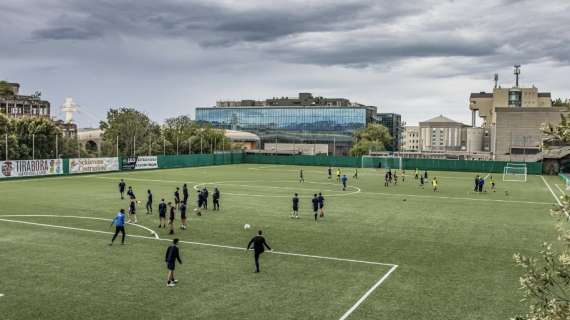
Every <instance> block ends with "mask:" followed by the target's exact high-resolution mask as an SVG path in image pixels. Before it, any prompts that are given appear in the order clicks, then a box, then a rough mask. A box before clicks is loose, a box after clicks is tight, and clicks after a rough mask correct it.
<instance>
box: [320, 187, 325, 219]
mask: <svg viewBox="0 0 570 320" xmlns="http://www.w3.org/2000/svg"><path fill="white" fill-rule="evenodd" d="M319 209H320V211H321V214H320V216H321V218H324V217H325V197H323V194H322V193H320V192H319Z"/></svg>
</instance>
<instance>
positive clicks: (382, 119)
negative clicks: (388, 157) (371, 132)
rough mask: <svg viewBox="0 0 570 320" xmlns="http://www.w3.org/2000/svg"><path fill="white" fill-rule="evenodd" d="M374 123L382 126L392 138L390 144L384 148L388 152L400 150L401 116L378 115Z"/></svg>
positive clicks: (395, 114)
mask: <svg viewBox="0 0 570 320" xmlns="http://www.w3.org/2000/svg"><path fill="white" fill-rule="evenodd" d="M376 118H377V119H376V121H378V123H380V124H382V125H383V126H385V127H386V128H388V131H389V132H390V135H391V136H392V143H391V144H390V145H388V146H386V150H388V151H398V150H400V148H401V146H400V142H401V140H402V131H403V130H402V129H403V128H402V116H401V115H399V114H397V113H378V114H377V115H376Z"/></svg>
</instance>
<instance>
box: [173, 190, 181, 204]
mask: <svg viewBox="0 0 570 320" xmlns="http://www.w3.org/2000/svg"><path fill="white" fill-rule="evenodd" d="M174 205H175V206H176V209H178V207H180V188H178V187H176V191H174Z"/></svg>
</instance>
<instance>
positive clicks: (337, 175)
mask: <svg viewBox="0 0 570 320" xmlns="http://www.w3.org/2000/svg"><path fill="white" fill-rule="evenodd" d="M336 182H338V183H340V169H336Z"/></svg>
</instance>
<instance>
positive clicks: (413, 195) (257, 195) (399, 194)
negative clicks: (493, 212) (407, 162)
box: [97, 177, 551, 205]
mask: <svg viewBox="0 0 570 320" xmlns="http://www.w3.org/2000/svg"><path fill="white" fill-rule="evenodd" d="M97 178H98V179H111V178H107V177H97ZM113 180H116V179H113ZM130 180H135V179H130ZM137 180H139V181H152V182H167V183H170V182H178V183H180V182H184V181H176V180H159V179H137ZM238 181H240V180H238ZM287 182H289V181H287ZM291 182H293V180H291ZM230 183H232V182H230V181H228V182H226V183H224V182H202V183H199V184H197V185H195V186H194V189H196V187H197V186H202V185H205V184H207V185H211V184H220V185H223V184H225V185H232V184H230ZM305 183H315V184H327V185H328V184H329V183H324V182H323V183H320V182H319V183H317V182H310V181H309V182H305ZM331 185H332V184H331ZM234 186H242V187H257V188H272V189H291V190H309V189H306V188H300V189H299V188H293V187H276V186H264V185H255V186H252V185H245V184H244V185H242V184H235V185H234ZM351 187H352V188H355V189H357V190H356V191H353V192H347V193H341V194H333V195H329V197H343V196H348V195H354V194H377V195H384V196H395V197H402V196H404V197H415V198H436V199H447V200H460V201H465V200H469V201H483V202H501V203H520V204H540V205H547V204H551V203H550V202H539V201H519V200H501V199H480V198H469V197H446V196H427V195H419V194H405V193H386V192H371V191H362V190H361V189H360V188H358V187H356V186H348V188H351ZM311 191H312V189H311ZM321 191H323V190H321ZM324 191H330V190H324ZM331 192H335V190H332V191H331ZM223 194H225V195H230V196H241V197H265V198H289V197H290V196H289V195H270V194H265V195H264V194H250V193H232V192H224V193H223Z"/></svg>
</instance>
